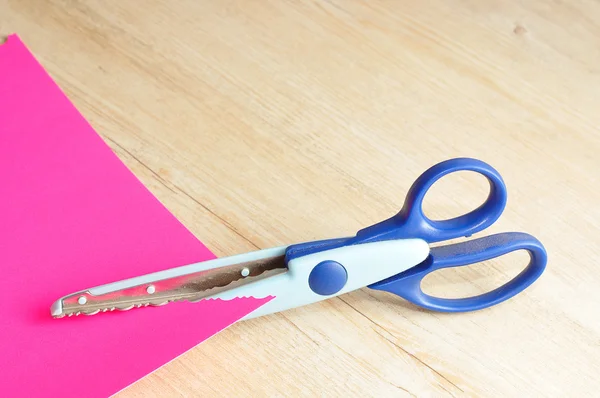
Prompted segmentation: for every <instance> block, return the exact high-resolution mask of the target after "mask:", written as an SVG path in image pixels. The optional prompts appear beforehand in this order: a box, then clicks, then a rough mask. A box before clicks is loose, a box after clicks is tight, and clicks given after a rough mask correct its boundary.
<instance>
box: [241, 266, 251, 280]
mask: <svg viewBox="0 0 600 398" xmlns="http://www.w3.org/2000/svg"><path fill="white" fill-rule="evenodd" d="M248 275H250V270H249V269H248V268H244V269H242V276H243V277H244V278H245V277H247V276H248Z"/></svg>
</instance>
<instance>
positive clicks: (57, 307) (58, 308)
mask: <svg viewBox="0 0 600 398" xmlns="http://www.w3.org/2000/svg"><path fill="white" fill-rule="evenodd" d="M50 314H51V315H52V317H54V318H61V317H62V316H64V314H63V306H62V299H61V300H56V301H55V302H54V303H52V306H51V307H50Z"/></svg>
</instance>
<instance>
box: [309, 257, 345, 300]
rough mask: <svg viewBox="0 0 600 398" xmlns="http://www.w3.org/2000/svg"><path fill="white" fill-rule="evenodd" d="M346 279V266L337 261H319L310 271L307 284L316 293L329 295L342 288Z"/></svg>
mask: <svg viewBox="0 0 600 398" xmlns="http://www.w3.org/2000/svg"><path fill="white" fill-rule="evenodd" d="M347 281H348V272H347V271H346V268H344V266H343V265H342V264H340V263H338V262H337V261H332V260H326V261H321V262H320V263H319V264H317V265H315V267H314V268H313V269H312V271H311V272H310V275H309V276H308V285H309V286H310V289H311V290H312V291H313V292H315V293H316V294H318V295H321V296H329V295H332V294H335V293H337V292H339V291H340V290H342V288H343V287H344V286H345V285H346V282H347Z"/></svg>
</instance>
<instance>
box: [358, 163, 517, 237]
mask: <svg viewBox="0 0 600 398" xmlns="http://www.w3.org/2000/svg"><path fill="white" fill-rule="evenodd" d="M457 171H473V172H476V173H479V174H482V175H483V176H484V177H486V178H487V180H488V182H489V184H490V191H489V194H488V197H487V199H486V200H485V202H484V203H483V204H481V205H480V206H479V207H477V208H476V209H474V210H472V211H470V212H468V213H466V214H463V215H461V216H458V217H455V218H451V219H448V220H441V221H437V220H431V219H430V218H429V217H427V216H426V215H425V214H424V212H423V200H424V199H425V195H426V194H427V191H429V189H430V188H431V187H432V186H433V184H434V183H435V182H437V181H438V180H439V179H440V178H442V177H444V176H446V175H448V174H450V173H454V172H457ZM506 198H507V192H506V186H505V184H504V181H503V179H502V177H501V176H500V174H499V173H498V172H497V171H496V170H495V169H494V168H493V167H492V166H490V165H488V164H487V163H484V162H482V161H480V160H477V159H471V158H455V159H450V160H446V161H443V162H441V163H438V164H436V165H434V166H432V167H431V168H429V169H428V170H427V171H425V172H424V173H423V174H421V176H419V178H417V179H416V180H415V182H414V183H413V185H412V186H411V187H410V189H409V191H408V193H407V195H406V199H405V201H404V204H403V206H402V209H401V210H400V211H399V212H398V213H397V214H396V215H394V216H393V217H391V218H389V219H387V220H384V221H382V222H380V223H378V224H375V225H373V226H371V227H368V228H365V229H363V230H361V231H359V232H358V234H357V236H356V238H357V239H356V240H357V243H358V241H360V242H367V241H377V240H384V239H409V238H420V239H423V240H425V241H427V242H430V243H431V242H439V241H444V240H449V239H455V238H459V237H463V236H464V237H468V236H471V235H472V234H474V233H477V232H479V231H481V230H483V229H485V228H487V227H489V226H490V225H492V224H493V223H494V222H496V220H497V219H498V217H500V215H501V214H502V212H503V211H504V208H505V206H506Z"/></svg>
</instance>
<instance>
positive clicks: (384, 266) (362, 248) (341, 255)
mask: <svg viewBox="0 0 600 398" xmlns="http://www.w3.org/2000/svg"><path fill="white" fill-rule="evenodd" d="M457 171H472V172H476V173H480V174H482V175H483V176H485V177H486V178H487V180H488V182H489V185H490V190H489V194H488V197H487V199H486V200H485V202H484V203H483V204H482V205H480V206H479V207H477V208H476V209H474V210H472V211H471V212H468V213H466V214H464V215H462V216H459V217H456V218H451V219H448V220H442V221H437V220H435V221H434V220H431V219H430V218H428V217H427V216H425V214H424V213H423V199H424V197H425V194H426V193H427V191H428V190H429V189H430V188H431V186H432V185H433V184H434V183H435V182H436V181H438V180H439V179H440V178H441V177H443V176H446V175H448V174H450V173H453V172H457ZM506 199H507V193H506V187H505V185H504V181H503V179H502V177H501V176H500V174H499V173H498V172H497V171H496V170H495V169H494V168H492V167H491V166H490V165H488V164H486V163H484V162H482V161H480V160H477V159H471V158H455V159H450V160H446V161H443V162H441V163H438V164H436V165H434V166H432V167H431V168H429V169H428V170H426V171H425V172H424V173H423V174H422V175H421V176H419V177H418V178H417V179H416V180H415V182H414V183H413V185H412V186H411V187H410V189H409V191H408V194H407V196H406V198H405V201H404V204H403V207H402V208H401V210H400V211H399V212H398V213H397V214H395V215H393V216H392V217H390V218H388V219H385V220H383V221H381V222H378V223H376V224H374V225H371V226H369V227H366V228H364V229H361V230H359V231H358V232H357V233H356V234H355V235H353V236H347V237H342V238H334V239H325V240H318V241H312V242H303V243H297V244H292V245H287V246H279V247H273V248H269V249H264V250H258V251H253V252H249V253H244V254H238V255H233V256H229V257H222V258H217V259H212V260H209V261H204V262H199V263H195V264H189V265H184V266H180V267H176V268H171V269H166V270H163V271H159V272H154V273H150V274H147V275H141V276H137V277H133V278H130V279H125V280H121V281H116V282H112V283H109V284H106V285H102V286H97V287H93V288H89V289H85V290H82V291H79V292H76V293H72V294H69V295H67V296H64V297H62V298H60V299H58V300H57V301H55V302H54V303H53V304H52V306H51V315H52V316H53V317H55V318H62V317H64V316H73V315H80V314H85V315H93V314H97V313H101V312H107V311H113V310H129V309H131V308H138V307H148V306H160V305H164V304H167V303H171V302H176V301H190V302H198V301H202V300H206V299H223V300H231V299H233V298H236V297H256V298H266V297H271V300H270V301H267V303H266V304H264V305H263V306H261V307H259V308H258V309H256V310H255V311H253V312H251V313H250V314H248V315H246V316H245V317H244V318H243V319H250V318H255V317H258V316H263V315H267V314H273V313H276V312H280V311H285V310H288V309H291V308H296V307H299V306H304V305H309V304H312V303H315V302H319V301H322V300H327V299H330V298H332V297H336V296H339V295H342V294H345V293H348V292H351V291H354V290H357V289H361V288H369V289H374V290H380V291H386V292H389V293H392V294H396V295H398V296H400V297H402V298H403V299H405V300H407V301H409V302H411V303H413V304H415V305H417V306H420V307H422V308H425V309H428V310H432V311H441V312H467V311H475V310H480V309H483V308H487V307H490V306H493V305H496V304H499V303H501V302H503V301H505V300H508V299H510V298H511V297H513V296H515V295H517V294H518V293H520V292H522V291H523V290H524V289H526V288H527V287H529V286H530V285H531V284H532V283H533V282H535V281H536V280H537V279H538V278H539V277H540V275H541V274H542V273H543V271H544V269H545V267H546V262H547V254H546V251H545V249H544V246H543V245H542V244H541V242H540V241H538V240H537V239H536V238H534V237H533V236H531V235H529V234H526V233H522V232H505V233H498V234H495V235H489V236H485V237H480V238H476V239H471V240H467V241H463V242H459V243H452V244H446V245H443V246H435V247H432V246H431V244H433V243H436V242H443V241H447V240H452V239H456V238H462V237H467V238H468V237H470V236H471V235H473V234H475V233H477V232H480V231H482V230H484V229H486V228H488V227H489V226H491V225H492V224H493V223H494V222H496V220H497V219H498V218H499V217H500V215H501V214H502V212H503V211H504V208H505V206H506ZM516 250H525V251H527V252H528V253H529V263H528V265H527V266H526V267H525V268H524V269H523V271H521V272H520V273H519V274H518V275H517V276H515V277H514V278H513V279H512V280H510V281H509V282H507V283H506V284H504V285H503V286H500V287H498V288H496V289H494V290H491V291H489V292H487V293H484V294H481V295H477V296H473V297H465V298H456V299H449V298H440V297H434V296H431V295H428V294H426V293H424V292H423V290H422V289H421V282H422V280H423V278H424V277H425V276H426V275H427V274H429V273H431V272H433V271H436V270H439V269H442V268H447V267H459V266H465V265H470V264H474V263H477V262H482V261H486V260H490V259H492V258H496V257H500V256H502V255H505V254H508V253H510V252H513V251H516Z"/></svg>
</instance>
